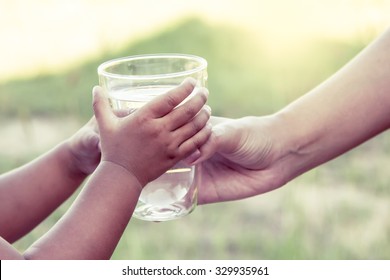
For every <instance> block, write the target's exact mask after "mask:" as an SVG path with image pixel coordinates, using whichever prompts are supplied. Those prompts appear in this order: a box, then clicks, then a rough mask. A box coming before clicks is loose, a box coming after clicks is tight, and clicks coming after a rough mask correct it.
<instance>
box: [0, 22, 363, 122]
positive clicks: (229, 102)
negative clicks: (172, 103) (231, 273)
mask: <svg viewBox="0 0 390 280" xmlns="http://www.w3.org/2000/svg"><path fill="white" fill-rule="evenodd" d="M262 45H263V44H262V42H261V38H254V37H253V35H252V34H251V33H248V32H246V31H243V30H241V29H237V28H233V27H230V26H212V25H207V24H205V23H204V22H202V21H200V20H199V19H196V18H194V19H189V20H186V21H183V22H181V23H179V24H177V25H174V26H171V27H170V28H168V29H166V30H165V31H163V32H161V33H159V34H156V35H153V36H151V37H148V38H144V39H143V40H140V41H138V42H136V43H133V44H130V45H129V46H127V47H124V48H123V49H121V50H120V51H117V52H114V53H105V54H102V56H101V57H98V58H95V59H94V60H93V61H89V62H85V63H84V64H80V65H79V66H78V67H75V68H73V69H71V70H69V71H67V72H65V73H55V74H42V75H40V76H37V77H35V78H31V79H23V80H14V81H10V82H8V83H5V84H2V85H0V114H1V115H2V116H8V117H15V116H16V117H28V116H32V115H44V116H45V115H47V116H60V115H69V114H72V115H75V116H78V117H81V118H82V119H87V118H89V116H91V114H92V109H91V94H90V92H91V89H92V87H93V86H94V85H96V84H97V83H98V78H97V72H96V69H97V66H98V65H99V64H100V63H102V62H104V61H106V60H109V59H112V58H117V57H123V56H130V55H136V54H145V53H167V52H168V53H189V54H195V55H199V56H202V57H204V58H206V59H207V61H208V64H209V67H208V73H209V79H208V87H209V91H210V98H209V104H210V105H211V107H212V108H213V113H214V114H215V115H223V116H231V117H237V116H243V115H251V114H266V113H272V112H274V111H275V110H277V109H278V108H280V107H282V106H283V105H284V104H286V103H287V102H288V101H289V100H292V99H294V98H296V97H297V96H299V95H301V94H303V93H304V92H305V91H307V90H308V89H310V87H312V86H314V85H315V84H316V83H318V82H320V81H321V80H322V79H324V78H325V77H326V76H328V75H329V74H330V73H332V72H334V71H335V70H337V68H338V67H340V66H341V65H342V64H343V63H345V62H346V61H347V60H349V59H350V58H351V57H352V56H353V55H354V54H355V53H356V52H357V49H359V48H360V47H359V46H358V47H356V46H354V47H353V48H351V46H348V45H342V44H341V43H338V42H318V43H317V44H316V45H313V46H312V47H309V48H307V49H305V52H304V53H300V54H290V55H289V56H282V55H281V56H280V57H278V60H276V61H269V58H268V56H267V52H266V51H265V48H264V47H263V46H262ZM308 73H310V74H308Z"/></svg>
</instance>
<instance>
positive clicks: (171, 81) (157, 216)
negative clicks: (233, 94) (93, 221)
mask: <svg viewBox="0 0 390 280" xmlns="http://www.w3.org/2000/svg"><path fill="white" fill-rule="evenodd" d="M98 74H99V83H100V86H102V87H103V88H104V89H105V91H106V92H107V94H108V97H109V99H110V104H111V107H112V108H113V109H114V110H120V111H123V110H126V111H128V112H129V113H131V112H132V111H134V110H136V109H138V108H140V107H142V106H143V105H144V104H146V103H147V102H148V101H150V100H151V99H153V98H154V97H155V96H158V95H160V94H162V93H165V92H167V91H168V90H170V89H171V88H174V87H176V86H178V85H180V84H181V83H182V82H183V80H184V79H185V78H187V77H192V78H194V79H195V80H196V81H197V87H206V83H207V61H206V60H205V59H203V58H201V57H198V56H194V55H187V54H149V55H138V56H130V57H124V58H118V59H114V60H110V61H107V62H104V63H103V64H101V65H100V66H99V67H98ZM195 172H196V167H194V166H189V165H186V164H185V163H184V162H179V163H178V164H176V166H174V167H173V168H171V169H170V170H168V171H167V172H166V173H165V174H163V175H162V176H160V177H159V178H157V179H156V180H154V181H152V182H150V183H149V184H147V185H146V186H145V187H144V189H143V191H142V193H141V195H140V198H139V200H138V204H137V206H136V208H135V210H134V214H133V216H134V217H136V218H138V219H142V220H147V221H168V220H172V219H177V218H179V217H183V216H186V215H188V214H189V213H191V212H192V211H193V210H194V209H195V207H196V205H197V191H198V187H197V182H196V180H195V178H196V176H195Z"/></svg>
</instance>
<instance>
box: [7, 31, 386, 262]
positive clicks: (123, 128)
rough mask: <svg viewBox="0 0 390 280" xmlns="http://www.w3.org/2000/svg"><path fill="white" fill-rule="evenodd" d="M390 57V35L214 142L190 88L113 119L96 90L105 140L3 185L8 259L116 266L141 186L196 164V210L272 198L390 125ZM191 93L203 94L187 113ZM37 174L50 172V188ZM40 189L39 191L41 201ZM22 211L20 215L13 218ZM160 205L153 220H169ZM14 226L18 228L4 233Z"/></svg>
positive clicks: (42, 162)
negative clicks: (20, 242) (33, 237)
mask: <svg viewBox="0 0 390 280" xmlns="http://www.w3.org/2000/svg"><path fill="white" fill-rule="evenodd" d="M389 47H390V31H387V32H386V33H385V34H384V35H383V36H381V37H380V38H378V39H377V40H376V41H374V42H373V43H372V44H371V45H370V46H368V47H367V48H366V49H365V50H363V51H362V52H361V53H360V54H359V55H358V56H357V57H356V58H355V59H353V60H352V61H351V62H350V63H348V64H347V65H346V66H345V67H343V68H342V69H341V70H340V71H338V72H337V73H335V74H334V75H333V76H332V77H330V78H329V79H327V80H326V81H325V82H324V83H322V84H320V85H319V86H318V87H316V88H314V89H313V90H312V91H310V92H309V93H307V94H305V95H304V96H302V97H301V98H299V99H298V100H296V101H294V102H293V103H291V104H289V105H288V106H286V107H285V108H283V109H282V110H281V111H279V112H277V113H275V114H273V115H270V116H264V117H244V118H241V119H236V120H232V119H227V118H217V117H211V122H212V124H213V129H212V132H211V128H210V126H209V125H207V123H208V119H209V117H210V111H209V109H208V108H207V107H204V104H205V102H206V99H207V98H206V95H207V94H206V90H199V88H198V87H195V85H194V83H193V82H191V80H190V81H187V82H185V83H184V84H182V85H181V86H179V87H177V88H175V89H173V90H170V91H168V93H166V94H163V95H161V96H159V97H157V98H155V99H153V101H150V102H149V103H147V104H146V105H144V106H143V107H142V108H140V109H139V110H137V111H135V112H134V113H132V114H130V115H128V116H124V117H122V116H123V115H124V114H123V112H122V111H123V110H122V109H123V108H116V112H117V115H115V114H114V113H113V112H112V110H111V108H110V106H109V103H108V101H107V99H106V97H105V96H104V95H103V90H102V89H101V88H95V89H94V92H95V94H94V111H95V115H96V120H97V127H98V130H99V133H100V142H99V138H98V137H97V134H96V133H95V132H94V130H96V128H97V127H96V123H94V122H93V121H91V122H90V123H88V124H87V125H86V126H85V127H84V128H82V129H81V130H80V131H79V132H77V133H76V134H75V135H74V136H73V137H71V138H70V139H69V140H67V141H65V142H64V143H62V144H60V145H59V146H57V147H56V148H54V149H53V150H52V151H50V152H48V153H47V154H45V155H43V156H42V157H41V158H39V159H37V160H36V161H35V162H33V163H31V164H29V165H27V166H24V167H22V168H20V169H18V170H15V171H13V172H10V173H8V174H5V175H3V176H1V177H0V199H1V202H2V203H0V208H1V209H0V210H2V211H0V213H5V212H4V211H3V210H4V209H5V208H7V207H8V208H7V209H6V210H8V211H9V212H8V213H10V215H7V216H5V217H4V215H0V230H1V236H2V237H3V238H4V239H2V238H0V258H1V259H4V258H46V259H49V258H56V259H61V258H63V259H107V258H110V256H111V254H112V252H113V250H114V249H115V246H116V245H117V243H118V241H119V239H120V237H121V235H122V234H123V231H124V229H125V227H126V225H127V223H128V221H129V219H130V217H131V215H132V213H133V211H134V209H135V207H136V204H137V200H138V198H139V197H140V195H141V190H142V188H144V187H145V186H146V185H147V183H148V182H151V181H153V180H154V179H156V178H158V177H159V176H160V175H162V174H164V172H165V171H166V170H168V169H170V168H172V167H174V166H175V165H177V164H178V163H179V162H181V161H182V160H184V161H185V162H187V163H189V164H191V165H185V164H184V163H179V164H183V165H184V166H185V168H184V169H185V170H186V169H187V168H190V169H191V168H192V167H191V166H193V165H194V164H197V172H198V174H199V175H200V179H201V180H200V181H199V182H197V184H198V186H199V189H198V202H199V204H205V203H213V202H222V201H229V200H236V199H242V198H245V197H251V196H255V195H258V194H261V193H264V192H267V191H271V190H273V189H276V188H278V187H281V186H283V185H284V184H285V183H287V182H288V181H290V180H292V179H294V178H296V177H297V176H299V175H300V174H302V173H304V172H306V171H308V170H310V169H312V168H314V167H316V166H318V165H320V164H322V163H324V162H327V161H329V160H331V159H333V158H335V157H337V156H339V155H341V154H343V153H345V152H347V151H348V150H350V149H352V148H354V147H356V146H357V145H359V144H360V143H362V142H364V141H366V140H368V139H370V138H372V137H374V136H375V135H377V134H379V133H381V132H383V131H385V130H387V129H388V128H389V127H390V114H389V112H390V109H389V108H390V79H389V78H388V77H390V68H389V67H387V66H388V65H390V53H389V52H388V49H389ZM385 66H386V67H385ZM132 68H134V65H133V66H132V65H128V69H132ZM135 68H137V67H135ZM140 71H141V72H142V67H141V69H140ZM115 76H116V75H113V76H112V77H115ZM102 85H103V87H107V85H105V84H104V83H102ZM110 85H113V86H115V83H111V84H110ZM202 87H203V86H202V85H201V87H200V88H202ZM194 89H196V90H195V91H196V92H197V93H196V94H194V95H193V96H192V98H190V99H189V101H187V102H185V103H182V102H183V100H184V99H186V98H187V97H188V96H190V95H191V93H192V92H193V91H194ZM106 90H107V88H106ZM111 102H113V101H112V100H111ZM144 103H145V102H144ZM111 104H112V103H111ZM112 105H113V107H114V108H115V104H112ZM127 111H128V109H127ZM114 112H115V111H114ZM125 115H126V114H125ZM99 143H100V144H99ZM99 146H100V147H101V160H100V153H99ZM99 160H100V164H99V165H98V162H99ZM96 166H97V168H96ZM45 168H46V169H45ZM95 168H96V170H95V171H94V172H93V170H94V169H95ZM181 168H182V167H180V169H181ZM38 170H50V172H48V173H47V174H48V176H46V177H45V178H42V176H39V172H37V171H38ZM173 170H175V169H173ZM91 172H93V175H92V176H91V178H90V179H89V181H88V182H87V183H86V185H85V186H84V188H83V190H82V192H81V193H80V195H79V196H78V198H77V199H76V201H75V202H74V204H73V205H72V207H71V208H70V209H69V211H68V212H67V213H66V214H65V215H64V217H63V218H62V219H61V220H60V221H59V222H58V223H57V224H56V225H55V226H54V227H53V228H52V229H51V230H50V231H49V232H48V233H47V234H46V235H44V236H43V237H42V238H41V239H39V240H38V241H37V242H36V243H35V244H33V245H32V246H31V247H30V248H29V249H28V250H27V252H25V253H24V254H23V255H22V254H20V253H19V252H17V251H16V250H15V249H14V248H13V247H12V246H11V245H10V244H9V243H8V242H12V241H14V240H16V239H18V238H19V237H20V236H22V235H24V234H25V233H26V232H28V231H29V230H31V228H33V227H34V226H35V225H36V224H38V223H39V221H41V220H42V219H43V218H44V217H46V216H47V215H48V214H49V213H50V212H51V211H53V210H54V209H55V207H56V206H58V205H59V204H60V203H61V202H62V201H64V200H65V199H66V198H67V197H68V196H69V195H70V194H71V193H72V192H73V191H74V190H75V189H76V187H77V186H78V185H79V184H80V183H81V182H82V181H83V180H84V179H85V177H86V176H87V175H88V174H89V173H91ZM174 173H175V172H173V174H174ZM21 178H24V179H26V178H28V179H29V186H28V187H27V188H25V187H21V186H24V184H22V182H20V180H21ZM58 178H63V181H59V180H57V179H58ZM50 184H52V185H50ZM47 185H50V188H48V187H47ZM34 186H36V188H37V189H39V190H40V191H41V192H40V194H41V195H40V196H39V197H37V195H36V189H34ZM12 188H13V190H12ZM18 188H19V189H18ZM45 188H46V191H45ZM49 190H50V191H49ZM12 192H14V193H12ZM10 193H11V195H10ZM164 195H166V193H164V194H163V196H164ZM195 195H196V192H195ZM4 196H7V198H6V199H5V198H4ZM10 197H11V198H12V199H10ZM190 197H193V196H190ZM141 198H142V197H141ZM148 199H150V201H149V202H155V200H154V198H150V197H147V198H144V199H143V201H141V200H142V199H140V202H139V204H141V207H142V206H144V205H145V204H148V203H145V201H146V200H148ZM164 199H165V198H164ZM3 200H4V201H3ZM157 200H158V199H157ZM171 200H172V201H174V200H176V197H175V196H174V197H173V198H170V197H168V199H167V201H171ZM3 202H4V203H3ZM16 202H17V205H18V207H22V211H20V209H18V211H16V210H15V206H13V205H14V204H15V203H16ZM40 202H41V203H40ZM146 202H148V201H146ZM142 203H143V204H142ZM157 204H158V203H157ZM185 205H191V203H190V204H185ZM160 206H161V205H157V210H159V211H160V210H161V211H160V212H157V213H165V212H164V211H162V210H164V207H160ZM27 209H28V210H27ZM31 209H32V210H31ZM172 209H174V208H171V207H168V210H167V212H172ZM176 209H179V212H180V210H181V209H184V208H182V207H178V208H176ZM185 209H189V210H188V211H191V208H185ZM151 210H156V209H151ZM25 212H26V213H25ZM20 213H23V214H22V215H21V214H20ZM142 213H143V214H145V213H148V212H142V211H141V214H142ZM182 213H185V211H184V212H182ZM25 214H26V215H25ZM183 215H184V214H183ZM144 217H145V216H144ZM160 217H161V216H160ZM7 222H8V223H10V224H11V225H12V226H8V227H4V225H5V224H6V223H7ZM26 225H27V226H26ZM6 240H7V241H8V242H7V241H6Z"/></svg>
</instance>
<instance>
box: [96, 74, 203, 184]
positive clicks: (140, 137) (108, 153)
mask: <svg viewBox="0 0 390 280" xmlns="http://www.w3.org/2000/svg"><path fill="white" fill-rule="evenodd" d="M194 87H195V81H194V80H192V79H188V80H186V81H185V82H184V83H183V84H182V85H180V86H179V87H177V88H175V89H172V90H171V91H169V92H167V93H166V94H163V95H161V96H159V97H157V98H155V99H154V100H152V101H150V102H149V103H148V104H146V105H145V106H143V107H142V108H140V109H138V110H137V111H136V112H134V113H132V114H131V115H129V116H126V117H117V116H116V115H115V114H114V113H113V112H112V109H111V108H110V106H109V103H108V100H107V98H106V97H105V96H104V94H103V90H102V89H101V88H100V87H95V88H94V100H93V108H94V112H95V117H96V120H97V123H98V126H99V131H100V137H101V149H102V161H106V162H111V163H114V164H116V165H119V166H121V167H123V168H125V169H126V170H127V171H128V172H130V173H132V174H133V175H134V176H135V177H136V178H137V179H138V181H139V182H140V184H141V185H142V186H144V185H146V184H147V183H148V182H150V181H152V180H154V179H156V178H157V177H158V176H160V175H161V174H163V173H164V172H165V171H166V170H168V169H169V168H171V167H172V166H174V165H175V164H176V163H177V162H178V161H180V160H182V159H184V158H185V157H187V156H189V155H192V157H193V156H194V154H195V155H196V154H197V153H200V152H199V148H200V147H201V146H202V145H203V144H204V143H205V142H206V141H207V139H208V138H209V136H210V134H211V126H210V125H207V122H208V120H209V118H210V115H211V111H210V108H209V107H208V106H204V105H205V103H206V101H207V96H208V92H207V90H206V89H201V90H199V91H198V92H197V93H196V94H195V95H194V96H193V97H191V98H190V99H189V100H188V101H187V102H186V103H184V104H181V105H180V106H178V105H179V104H180V103H181V102H182V101H183V100H184V99H185V98H186V97H188V96H189V95H190V94H191V92H192V91H193V90H194Z"/></svg>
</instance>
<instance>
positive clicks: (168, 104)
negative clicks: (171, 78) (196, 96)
mask: <svg viewBox="0 0 390 280" xmlns="http://www.w3.org/2000/svg"><path fill="white" fill-rule="evenodd" d="M195 85H196V80H194V79H193V78H187V79H185V80H184V81H183V83H182V84H181V85H180V86H178V87H176V88H174V89H171V90H170V91H168V92H167V93H164V94H162V95H160V96H158V97H156V98H154V99H153V100H151V101H150V102H149V103H148V104H146V105H145V106H144V107H143V108H142V109H144V110H149V112H150V113H151V117H152V118H161V117H163V116H165V115H166V114H168V113H169V112H171V111H172V110H173V109H174V108H175V107H176V106H178V105H179V104H180V103H181V102H183V101H184V99H186V98H187V97H188V96H189V95H190V94H191V93H192V91H193V90H194V88H195Z"/></svg>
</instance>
